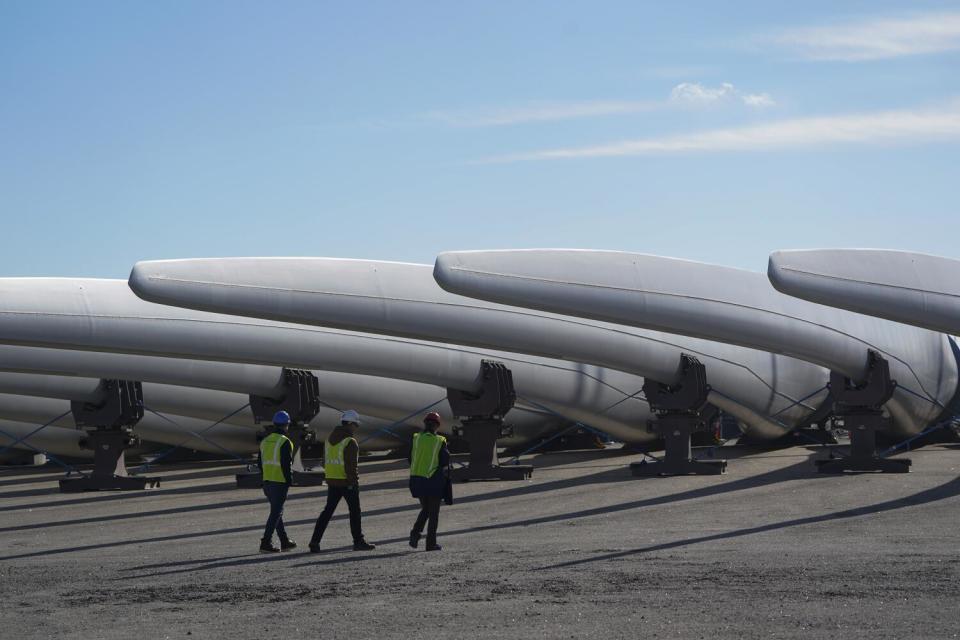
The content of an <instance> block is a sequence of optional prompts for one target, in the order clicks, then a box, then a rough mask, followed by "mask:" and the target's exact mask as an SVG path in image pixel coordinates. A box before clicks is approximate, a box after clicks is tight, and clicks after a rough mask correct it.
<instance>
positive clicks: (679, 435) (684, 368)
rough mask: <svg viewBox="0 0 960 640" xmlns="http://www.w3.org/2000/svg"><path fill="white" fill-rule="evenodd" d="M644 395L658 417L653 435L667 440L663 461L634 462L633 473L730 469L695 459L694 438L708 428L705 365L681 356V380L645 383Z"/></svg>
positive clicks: (704, 472) (722, 462) (712, 472)
mask: <svg viewBox="0 0 960 640" xmlns="http://www.w3.org/2000/svg"><path fill="white" fill-rule="evenodd" d="M643 393H644V395H645V396H646V398H647V401H648V402H649V403H650V408H651V409H652V410H653V412H654V413H655V414H656V416H657V418H656V421H655V422H653V423H652V424H650V425H649V427H648V428H649V429H650V431H651V432H653V433H656V434H658V435H659V436H660V437H662V438H663V440H664V455H663V459H662V460H660V461H658V462H646V461H643V462H634V463H633V464H631V465H630V471H631V472H632V473H633V475H634V476H637V477H650V476H686V475H717V474H721V473H724V472H725V471H726V470H727V461H726V460H694V458H693V451H692V448H691V445H690V438H691V436H692V435H693V434H694V433H696V432H698V431H704V430H706V429H707V424H706V421H705V420H704V417H703V416H702V415H701V414H702V412H703V410H704V407H705V406H706V404H707V395H708V394H709V393H710V385H708V384H707V371H706V367H704V366H703V364H702V363H701V362H700V361H699V360H697V359H696V358H694V357H693V356H689V355H687V354H682V355H681V356H680V381H679V382H677V383H676V384H673V385H666V384H663V383H660V382H656V381H655V380H646V381H645V382H644V384H643Z"/></svg>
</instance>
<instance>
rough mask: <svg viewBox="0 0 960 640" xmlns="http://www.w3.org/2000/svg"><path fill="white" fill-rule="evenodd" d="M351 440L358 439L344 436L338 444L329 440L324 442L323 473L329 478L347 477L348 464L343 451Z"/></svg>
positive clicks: (342, 478) (341, 478)
mask: <svg viewBox="0 0 960 640" xmlns="http://www.w3.org/2000/svg"><path fill="white" fill-rule="evenodd" d="M351 442H356V440H355V439H353V438H344V439H343V440H341V441H340V442H338V443H337V444H330V441H329V440H327V441H326V442H325V443H324V444H323V474H324V475H325V476H326V478H327V479H328V480H346V479H347V465H346V463H345V462H344V460H343V452H344V451H346V449H347V445H348V444H350V443H351ZM358 446H359V445H358Z"/></svg>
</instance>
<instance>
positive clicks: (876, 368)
mask: <svg viewBox="0 0 960 640" xmlns="http://www.w3.org/2000/svg"><path fill="white" fill-rule="evenodd" d="M896 388H897V383H896V381H895V380H891V379H890V364H889V363H888V362H887V361H886V360H885V359H884V358H883V356H881V355H880V354H879V353H877V352H876V351H874V350H872V349H871V350H870V351H868V352H867V375H866V380H865V381H864V382H863V383H861V384H856V383H854V382H853V381H852V380H851V379H850V378H848V377H846V376H844V375H843V374H841V373H837V372H835V371H832V372H831V373H830V396H831V398H832V399H833V403H834V404H833V407H834V415H835V416H837V417H839V418H842V419H843V424H844V428H845V429H846V430H847V431H848V432H849V433H850V455H849V456H846V457H844V458H833V459H828V460H817V461H816V464H817V471H819V472H820V473H846V472H874V473H909V472H910V465H911V461H910V460H908V459H906V458H881V457H880V456H879V454H878V452H877V432H878V431H882V430H884V429H886V428H887V426H888V424H887V423H888V420H887V419H886V418H884V417H883V408H882V407H883V404H884V403H885V402H887V400H889V399H890V397H891V396H893V392H894V391H895V390H896Z"/></svg>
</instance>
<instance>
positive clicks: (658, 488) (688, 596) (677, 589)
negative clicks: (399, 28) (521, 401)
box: [0, 445, 960, 640]
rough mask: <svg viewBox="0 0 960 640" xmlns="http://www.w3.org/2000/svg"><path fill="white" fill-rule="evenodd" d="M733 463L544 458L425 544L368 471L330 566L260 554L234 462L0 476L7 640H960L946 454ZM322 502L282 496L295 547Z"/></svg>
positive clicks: (465, 491)
mask: <svg viewBox="0 0 960 640" xmlns="http://www.w3.org/2000/svg"><path fill="white" fill-rule="evenodd" d="M724 452H725V455H726V456H727V457H728V458H730V459H731V462H730V466H729V472H728V473H727V475H725V476H713V477H710V476H706V477H685V478H665V479H632V478H631V477H630V474H629V470H628V469H627V465H628V463H629V462H631V461H634V460H636V459H637V457H636V456H630V455H624V454H622V453H621V452H619V451H616V450H607V451H591V452H574V453H556V454H547V455H541V456H535V457H533V458H531V459H530V462H531V463H532V464H534V465H535V466H536V471H535V473H534V476H533V479H532V480H530V481H523V482H489V483H472V484H468V485H458V486H457V487H456V488H455V489H456V495H457V501H456V504H455V505H454V506H453V507H444V509H443V510H442V512H441V540H440V541H441V543H442V544H443V546H444V549H443V551H441V552H439V553H426V552H424V551H422V550H419V551H414V550H412V549H410V548H409V547H408V546H407V544H406V537H407V533H408V531H409V529H410V525H411V523H412V521H413V518H414V517H415V514H416V509H415V507H414V502H413V500H412V499H411V498H410V496H409V493H408V492H407V490H406V475H405V468H404V465H403V464H402V463H401V462H398V461H388V460H382V459H381V460H370V461H367V462H364V463H362V464H361V474H362V482H363V489H362V494H361V502H362V504H363V506H364V509H365V513H366V515H365V517H364V530H365V532H366V534H367V537H368V539H369V540H370V541H372V542H375V543H377V545H378V548H377V550H376V551H374V552H370V553H355V552H353V551H352V550H350V548H349V547H348V546H347V543H348V542H349V533H348V527H347V522H346V513H345V510H346V505H341V510H342V512H339V513H338V515H337V517H336V518H335V519H334V521H333V523H332V524H331V528H330V530H329V531H328V534H327V539H325V540H324V547H325V552H324V553H321V554H309V553H304V552H301V550H300V549H298V550H297V551H295V552H292V553H285V554H282V555H274V556H264V555H260V554H258V553H256V549H257V545H258V543H259V538H260V533H261V530H262V523H263V521H264V519H265V517H266V513H267V510H266V502H265V500H264V499H263V498H262V495H261V494H259V492H257V491H253V490H237V489H235V488H233V487H234V483H233V477H232V473H233V472H235V471H236V467H234V466H228V465H218V464H216V463H205V464H202V465H190V466H180V467H176V468H168V469H163V470H162V471H160V472H159V475H162V476H163V477H164V483H163V487H162V488H161V489H158V490H154V491H150V492H141V493H102V494H81V495H76V494H74V495H63V494H60V493H58V492H57V489H56V479H57V477H58V474H57V473H55V472H53V471H50V470H44V471H43V472H41V473H37V472H30V471H8V472H4V473H3V474H0V597H2V599H3V605H2V607H0V637H4V638H18V639H19V638H44V639H49V638H125V639H126V638H144V639H150V638H187V637H200V638H214V637H220V638H349V639H350V640H363V639H367V638H371V639H375V640H387V639H390V638H404V639H407V638H418V639H423V638H497V639H498V640H503V639H507V638H521V637H522V638H586V637H595V638H637V637H640V638H711V639H713V638H787V637H804V638H871V639H873V638H957V637H960V449H957V448H955V446H951V445H939V446H932V447H928V448H926V449H923V450H921V451H918V452H913V453H911V454H910V457H912V458H913V460H914V467H913V468H914V471H913V473H910V474H906V475H860V476H848V477H834V476H820V475H817V474H816V473H814V469H813V464H812V461H811V460H812V458H813V457H814V456H819V455H822V454H820V453H817V452H814V451H813V450H808V449H806V448H794V449H786V450H779V451H749V450H742V451H741V450H736V449H731V450H724ZM324 493H325V490H324V488H323V487H318V488H294V489H293V490H292V493H291V499H290V500H289V501H288V503H287V513H286V521H287V523H288V526H289V528H290V529H291V531H292V533H293V535H294V538H295V539H296V540H297V541H299V542H300V543H301V545H302V546H304V547H305V546H306V544H305V543H306V541H307V539H308V538H309V535H310V531H311V528H312V523H313V521H314V519H315V518H316V516H317V514H318V512H319V510H320V508H321V506H322V501H323V499H324Z"/></svg>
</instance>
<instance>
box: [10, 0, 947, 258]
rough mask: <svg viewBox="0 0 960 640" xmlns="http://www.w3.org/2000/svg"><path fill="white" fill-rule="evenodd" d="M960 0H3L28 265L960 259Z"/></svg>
mask: <svg viewBox="0 0 960 640" xmlns="http://www.w3.org/2000/svg"><path fill="white" fill-rule="evenodd" d="M958 142H960V3H957V2H950V3H948V2H909V3H907V2H901V3H891V2H882V1H870V2H847V3H842V2H819V1H812V2H802V3H799V2H789V3H788V2H736V3H718V2H686V3H681V2H676V3H664V2H656V3H640V2H597V1H593V2H563V3H561V2H523V3H507V2H489V1H487V2H456V3H426V2H423V3H419V2H357V3H319V2H303V3H300V2H278V3H264V2H257V3H252V2H250V3H245V2H222V3H221V2H186V1H170V2H162V3H159V2H154V3H148V2H95V1H91V2H83V3H80V2H52V1H29V2H20V1H16V0H4V1H3V2H0V219H2V222H3V227H2V229H3V237H4V242H3V245H2V246H3V251H2V253H0V270H2V275H54V276H55V275H62V276H101V277H125V276H126V275H127V273H128V272H129V269H130V267H131V266H132V264H133V263H134V262H136V261H137V260H141V259H159V258H180V257H201V256H244V255H246V256H249V255H308V256H309V255H316V256H340V257H357V258H373V259H387V260H404V261H414V262H432V259H433V257H434V256H435V255H436V254H437V253H438V252H440V251H444V250H452V249H493V248H520V247H582V248H603V249H619V250H627V251H638V252H644V253H655V254H661V255H670V256H677V257H684V258H690V259H695V260H704V261H709V262H716V263H721V264H727V265H731V266H739V267H744V268H750V269H755V270H763V269H764V268H765V265H766V256H767V255H768V254H769V252H770V251H772V250H774V249H783V248H808V247H825V246H871V247H885V248H901V249H910V250H918V251H925V252H930V253H937V254H941V255H948V256H954V257H960V248H958V239H960V206H958V204H957V203H958V198H957V191H958V183H960V147H958Z"/></svg>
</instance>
